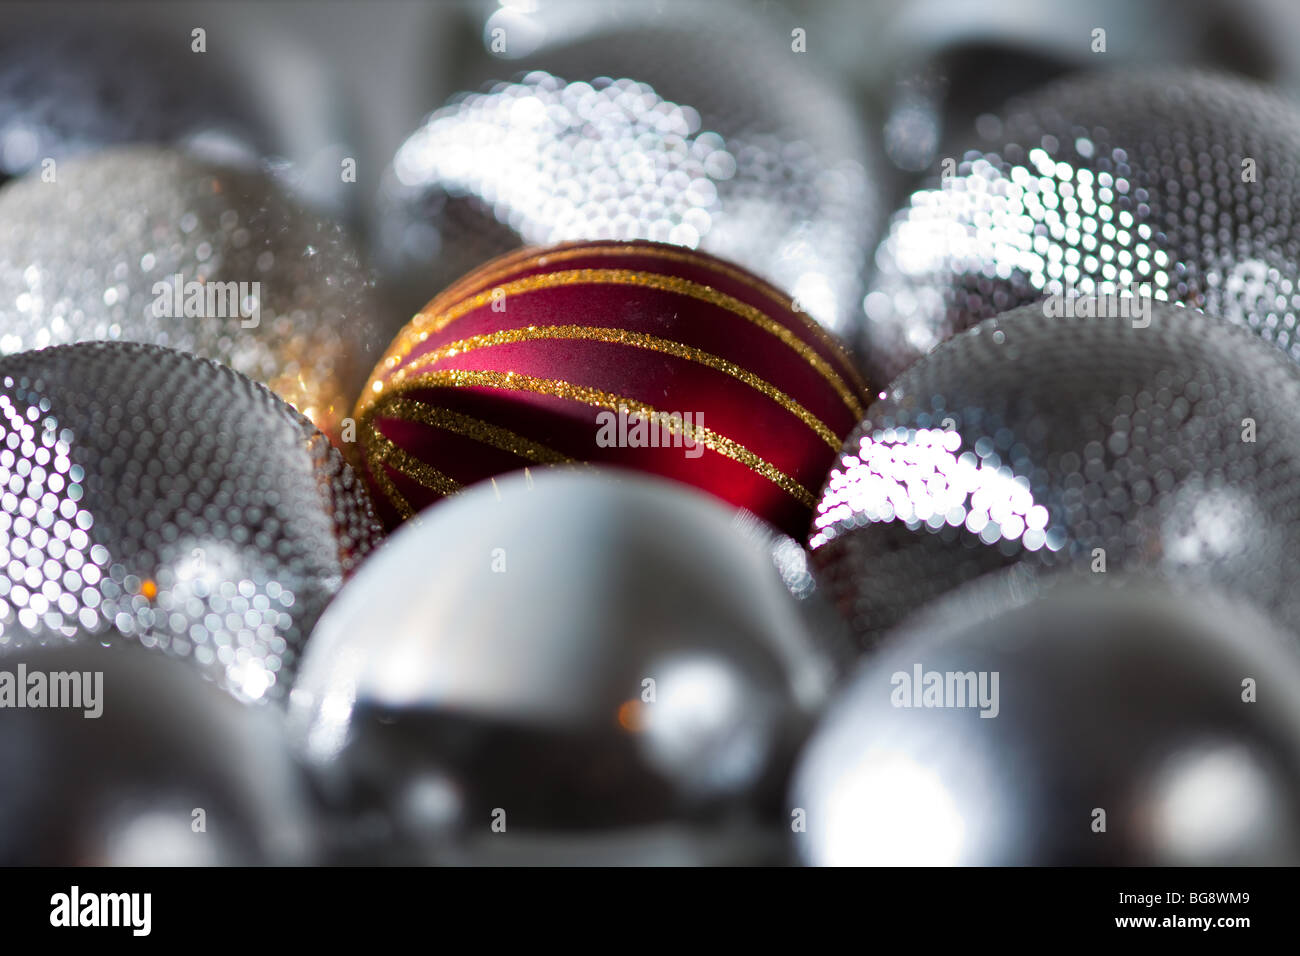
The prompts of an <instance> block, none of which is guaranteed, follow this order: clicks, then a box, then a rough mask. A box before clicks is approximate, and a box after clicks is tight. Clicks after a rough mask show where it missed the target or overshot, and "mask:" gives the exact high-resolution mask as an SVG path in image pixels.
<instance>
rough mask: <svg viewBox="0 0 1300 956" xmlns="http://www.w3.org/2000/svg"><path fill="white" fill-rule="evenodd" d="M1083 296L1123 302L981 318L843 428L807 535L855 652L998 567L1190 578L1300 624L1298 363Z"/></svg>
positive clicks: (1247, 342) (1197, 318) (1130, 303)
mask: <svg viewBox="0 0 1300 956" xmlns="http://www.w3.org/2000/svg"><path fill="white" fill-rule="evenodd" d="M1143 303H1145V308H1147V309H1149V310H1150V311H1149V315H1147V314H1137V313H1132V310H1134V309H1139V310H1140V309H1142V308H1143ZM1085 306H1086V307H1091V308H1094V309H1099V310H1101V311H1102V312H1106V311H1107V310H1111V311H1116V310H1118V311H1120V312H1123V313H1124V315H1125V316H1130V313H1132V314H1131V316H1130V317H1120V316H1116V317H1095V318H1079V317H1076V318H1049V317H1047V316H1045V315H1044V309H1045V306H1044V305H1030V306H1024V307H1022V308H1019V309H1015V310H1013V311H1011V312H1008V313H1007V314H1005V315H1003V316H999V317H998V318H995V319H989V320H987V321H985V322H983V323H981V324H980V325H978V326H976V327H975V328H974V329H972V330H970V331H968V332H966V333H965V334H963V335H959V336H957V337H956V338H954V339H952V340H950V341H948V342H946V343H945V344H943V345H941V346H940V347H939V348H938V349H936V350H935V351H934V352H932V353H931V354H930V355H928V356H926V358H924V359H922V360H921V361H920V362H918V363H917V364H916V365H914V366H913V367H912V368H911V369H909V370H908V371H907V372H905V373H904V374H903V375H902V376H900V377H899V378H898V379H896V380H895V381H894V383H893V384H892V385H891V386H890V387H889V389H888V391H887V392H886V393H883V397H882V398H881V399H880V400H879V401H877V402H876V403H875V404H873V405H872V406H871V407H870V408H869V409H868V410H867V416H866V419H865V420H864V421H863V422H862V424H861V425H859V426H858V428H857V430H856V431H854V433H853V434H852V435H850V436H849V439H848V441H847V442H846V443H845V445H844V448H843V450H842V451H841V452H840V458H839V461H838V462H837V464H836V465H835V467H834V468H832V470H831V473H830V476H829V477H828V479H827V481H826V485H825V487H824V489H823V491H822V496H821V500H820V501H819V503H818V506H817V511H816V514H815V516H814V519H813V529H812V532H811V538H810V542H809V543H810V547H811V549H812V554H813V560H814V564H815V565H816V566H817V567H818V568H819V570H820V571H821V572H822V575H821V577H822V581H823V582H824V584H825V586H826V588H827V591H828V593H829V594H830V595H832V596H833V598H834V600H835V602H836V603H837V605H838V606H839V607H840V608H841V609H842V610H843V611H844V612H845V613H846V614H847V615H848V616H849V617H850V618H851V623H852V626H853V628H854V631H855V632H856V634H857V635H858V637H859V639H860V641H861V643H862V644H863V645H864V646H870V645H871V644H872V643H874V642H875V641H876V640H877V639H878V637H879V636H880V635H881V634H882V633H883V632H884V631H885V630H886V629H888V628H890V627H892V626H893V625H894V624H896V623H897V622H898V621H899V620H901V619H902V618H903V616H905V615H906V614H907V613H908V612H910V611H911V610H912V609H914V608H916V607H919V606H921V605H924V604H925V603H927V602H928V601H930V600H931V599H933V598H934V597H936V596H937V595H939V594H942V593H944V592H945V591H949V590H951V589H953V588H954V587H956V586H957V585H959V584H961V583H962V582H964V581H967V580H969V579H971V578H973V577H975V576H977V575H979V574H982V573H985V572H987V571H992V570H995V569H997V568H1000V567H1003V566H1004V565H1008V564H1015V563H1024V564H1028V565H1031V566H1034V567H1044V568H1053V567H1055V568H1059V567H1079V568H1085V569H1091V570H1096V571H1098V572H1101V571H1117V570H1122V569H1125V568H1133V567H1149V568H1153V569H1158V570H1159V571H1161V572H1162V573H1167V574H1171V575H1178V576H1183V577H1189V578H1193V579H1196V580H1205V581H1207V582H1209V583H1216V584H1219V585H1222V586H1223V587H1225V588H1227V589H1228V590H1230V591H1233V592H1238V593H1241V594H1244V595H1246V596H1248V597H1249V598H1250V599H1251V600H1252V601H1253V602H1254V603H1256V604H1257V605H1258V606H1260V607H1262V608H1266V609H1269V610H1270V611H1272V612H1273V614H1274V615H1275V616H1276V618H1277V619H1278V621H1279V622H1280V623H1281V624H1283V625H1285V626H1287V627H1291V628H1294V629H1296V630H1297V631H1300V592H1297V590H1296V588H1295V587H1294V583H1293V581H1292V580H1291V571H1290V568H1291V567H1292V566H1293V564H1294V563H1295V562H1296V561H1297V560H1300V420H1297V418H1296V415H1295V408H1296V407H1297V404H1300V368H1297V366H1296V365H1295V363H1294V362H1292V361H1291V360H1290V359H1288V358H1287V357H1286V356H1284V355H1282V354H1280V353H1279V352H1278V351H1277V350H1276V349H1273V348H1271V347H1270V346H1268V345H1266V344H1265V343H1263V342H1261V341H1260V340H1259V339H1258V338H1257V337H1255V336H1254V335H1252V334H1251V333H1250V332H1248V331H1246V330H1245V329H1241V328H1238V327H1236V326H1233V325H1231V324H1229V323H1227V322H1224V321H1223V320H1221V319H1218V318H1215V317H1213V316H1209V315H1206V314H1204V313H1201V312H1197V311H1195V310H1193V309H1187V308H1180V307H1178V306H1173V305H1169V304H1167V303H1162V302H1154V303H1153V302H1151V301H1150V300H1149V299H1148V300H1142V299H1141V298H1136V299H1133V298H1119V299H1110V300H1107V299H1080V300H1077V301H1076V302H1074V303H1073V305H1072V308H1078V309H1083V308H1085Z"/></svg>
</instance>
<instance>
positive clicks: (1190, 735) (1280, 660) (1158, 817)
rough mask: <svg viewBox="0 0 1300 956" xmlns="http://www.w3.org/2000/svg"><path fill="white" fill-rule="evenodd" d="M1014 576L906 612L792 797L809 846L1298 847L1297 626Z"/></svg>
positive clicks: (1050, 852) (828, 850)
mask: <svg viewBox="0 0 1300 956" xmlns="http://www.w3.org/2000/svg"><path fill="white" fill-rule="evenodd" d="M1021 570H1022V569H1016V570H1015V571H1012V572H1009V577H1007V578H1003V577H1001V576H998V577H996V578H993V579H989V580H985V581H981V582H978V583H976V584H974V585H971V586H969V587H968V588H967V589H966V590H964V591H962V592H958V593H957V594H955V595H953V596H951V597H949V598H948V599H946V600H944V601H941V602H939V603H938V604H937V605H935V606H933V607H931V608H930V609H928V610H927V611H926V612H924V613H922V614H921V615H919V616H918V618H917V619H916V620H914V621H909V623H908V624H907V625H905V626H904V627H903V629H902V630H901V631H900V632H898V633H897V634H896V635H894V636H893V637H891V640H890V643H889V648H890V650H889V651H888V652H887V653H886V654H885V655H883V656H880V657H877V658H873V659H872V660H871V661H870V662H869V663H868V664H866V665H865V666H864V667H863V669H862V670H861V671H860V672H859V673H858V674H857V676H856V677H855V678H854V679H853V680H852V682H851V683H850V684H849V686H848V688H847V689H846V690H845V691H844V693H843V694H842V696H841V697H839V698H838V699H837V701H836V702H835V703H834V704H832V705H831V707H830V708H829V709H828V711H827V714H826V717H825V718H824V720H823V723H822V725H821V726H820V727H819V728H818V730H817V732H816V733H815V734H814V736H813V738H812V740H811V741H810V742H809V745H808V747H807V748H806V750H805V752H804V754H803V756H802V757H801V759H800V762H799V766H798V768H797V770H796V773H795V780H794V786H793V787H792V791H791V795H790V803H791V805H792V806H794V807H798V808H800V809H801V810H803V811H804V813H805V814H806V820H807V831H806V832H803V833H796V834H795V835H794V841H795V844H796V846H797V848H798V852H799V853H800V854H801V856H802V857H803V859H804V860H805V861H806V862H808V863H811V864H817V865H873V864H885V865H890V864H892V865H898V864H906V865H946V864H958V865H1134V864H1135V865H1156V866H1159V865H1163V866H1183V865H1220V866H1222V865H1242V864H1274V865H1276V864H1289V865H1295V864H1296V863H1297V862H1300V665H1298V664H1297V661H1296V657H1295V648H1294V645H1293V638H1292V637H1291V636H1290V635H1287V634H1283V633H1282V632H1280V631H1279V630H1278V629H1277V628H1276V627H1275V626H1274V625H1273V624H1271V623H1270V622H1268V621H1267V620H1265V619H1264V618H1263V617H1262V616H1260V615H1259V614H1258V613H1257V612H1256V611H1255V610H1254V609H1253V608H1252V607H1250V606H1249V605H1247V604H1241V603H1238V602H1236V601H1233V600H1230V599H1228V598H1225V597H1223V596H1221V595H1219V594H1217V593H1216V592H1215V591H1214V590H1213V589H1206V588H1204V587H1200V586H1198V587H1197V588H1196V589H1195V591H1184V590H1182V589H1171V588H1167V587H1165V586H1163V585H1161V584H1160V583H1158V582H1155V581H1151V580H1148V579H1143V578H1142V577H1141V576H1139V577H1138V578H1137V579H1132V580H1125V578H1124V577H1123V576H1122V575H1111V576H1110V577H1105V576H1102V575H1088V574H1084V575H1082V576H1081V577H1076V576H1072V575H1067V576H1066V577H1065V578H1063V579H1047V580H1039V581H1038V582H1036V583H1027V581H1028V579H1027V577H1026V576H1025V575H1023V574H1022V573H1021ZM1013 579H1015V580H1013Z"/></svg>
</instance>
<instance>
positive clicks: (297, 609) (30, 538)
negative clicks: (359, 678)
mask: <svg viewBox="0 0 1300 956" xmlns="http://www.w3.org/2000/svg"><path fill="white" fill-rule="evenodd" d="M0 506H2V510H0V657H2V656H3V654H4V653H5V652H8V651H12V650H15V649H21V648H23V647H26V646H30V645H31V644H33V643H54V644H58V643H62V642H66V641H74V642H84V641H89V640H94V639H105V640H106V639H108V638H105V637H103V635H107V634H109V632H110V630H116V631H117V632H120V633H121V634H123V635H125V636H126V637H129V638H133V639H135V640H137V641H139V642H140V643H141V644H143V645H145V646H147V647H151V648H158V649H159V650H161V651H163V652H165V653H168V654H171V655H176V656H180V657H187V658H192V659H193V661H194V662H195V663H196V664H197V665H199V667H200V668H201V669H202V670H203V671H205V672H206V673H207V674H208V675H209V676H211V677H213V678H214V679H215V680H216V681H217V682H218V683H219V684H220V685H222V686H223V687H225V688H227V689H228V690H230V691H231V692H232V693H234V694H235V695H236V696H238V697H240V698H242V699H248V700H257V699H263V698H278V697H280V696H282V692H283V689H284V688H285V687H287V685H288V681H289V679H290V678H291V677H292V674H293V670H294V667H295V665H296V663H297V657H298V654H299V651H300V649H301V647H302V644H303V642H304V641H305V640H306V639H307V635H308V634H309V633H310V630H311V628H312V626H313V625H314V624H315V622H316V619H317V617H318V616H319V615H320V613H321V611H322V610H323V609H324V607H325V604H326V603H327V602H328V600H329V599H330V598H331V597H332V595H333V594H334V593H335V592H336V591H337V590H338V588H339V587H340V586H341V585H342V583H343V579H344V576H345V575H346V574H347V573H348V572H349V571H350V570H351V568H352V567H353V566H354V564H355V563H356V562H357V561H358V560H359V559H360V558H361V557H362V556H364V555H365V554H366V553H367V552H368V551H369V549H370V548H371V547H372V546H373V544H374V543H375V542H376V541H377V540H378V526H377V524H376V523H375V519H374V516H373V511H372V508H371V505H370V501H369V499H368V497H367V496H366V493H365V491H364V489H363V488H362V486H361V483H360V481H359V480H358V479H357V478H356V476H355V475H354V474H353V472H352V471H351V469H350V468H349V467H348V466H347V465H346V464H345V463H344V461H343V459H342V456H341V455H340V454H339V453H338V451H337V450H336V449H334V448H333V446H331V445H330V443H329V441H328V440H327V439H326V438H325V436H324V435H323V434H321V433H320V432H319V431H317V430H316V429H315V428H314V427H312V425H311V424H310V423H309V422H308V421H307V420H306V419H304V418H303V417H302V416H301V415H298V414H297V413H296V412H294V411H293V409H291V408H289V407H288V406H287V405H285V404H284V403H283V402H281V401H280V400H279V399H277V398H276V397H275V396H274V395H272V394H271V393H270V392H268V391H267V390H266V389H264V388H262V387H261V386H259V385H257V384H255V383H254V382H251V381H249V380H248V379H246V378H244V377H243V376H240V375H238V374H236V373H235V372H233V371H231V370H230V369H228V368H225V367H223V366H220V365H218V364H216V363H214V362H209V361H204V360H201V359H196V358H193V357H191V356H187V355H182V354H180V353H177V352H174V351H171V350H167V349H161V348H157V347H154V346H144V345H133V344H125V343H87V344H82V345H74V346H67V347H63V348H55V349H46V350H43V351H40V352H32V353H26V354H22V355H16V356H9V357H6V358H3V359H0Z"/></svg>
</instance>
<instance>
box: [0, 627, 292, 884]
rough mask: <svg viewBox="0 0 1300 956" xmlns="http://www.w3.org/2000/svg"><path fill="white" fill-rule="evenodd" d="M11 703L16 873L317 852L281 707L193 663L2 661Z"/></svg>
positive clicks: (12, 859) (79, 654) (3, 820)
mask: <svg viewBox="0 0 1300 956" xmlns="http://www.w3.org/2000/svg"><path fill="white" fill-rule="evenodd" d="M38 687H39V688H40V694H41V696H40V697H36V696H35V695H36V694H37V692H38V690H37V688H38ZM7 694H8V696H6V695H7ZM17 695H21V697H22V701H23V706H21V707H20V706H19V705H18V704H17ZM38 700H39V701H42V702H43V704H44V706H43V708H42V709H32V708H31V706H30V705H31V703H32V702H34V701H38ZM0 703H3V706H0V779H3V780H4V786H3V787H0V864H2V865H4V866H211V865H221V866H224V865H244V866H247V865H258V864H280V865H283V864H293V863H302V862H305V861H306V860H307V859H308V854H309V853H311V851H312V841H313V837H312V832H311V816H310V814H311V809H310V804H309V802H308V798H307V789H306V786H305V783H304V780H303V778H302V775H301V773H300V771H298V770H297V769H295V767H294V764H293V762H292V759H291V757H290V754H289V750H288V748H287V747H286V746H285V744H284V740H283V737H282V733H281V728H280V727H279V726H278V724H277V723H276V721H274V720H273V719H272V718H271V714H270V712H269V711H265V710H252V709H249V708H246V707H241V706H240V705H239V704H237V703H236V702H235V701H233V700H231V699H230V698H229V697H227V696H226V695H224V694H222V693H221V692H220V691H218V690H217V689H216V688H215V687H212V686H211V685H210V684H206V683H205V682H204V681H202V680H200V679H199V678H198V677H197V676H195V675H194V674H193V673H192V672H191V671H190V670H189V668H187V667H185V666H184V665H183V664H181V663H179V662H176V661H170V660H164V659H162V658H159V657H157V656H156V655H153V654H148V653H146V652H144V651H142V650H140V649H139V648H135V647H127V648H103V647H98V646H96V645H94V644H89V645H88V646H82V647H63V648H58V649H53V648H44V649H41V648H37V649H34V650H30V651H27V652H24V653H22V654H18V655H14V656H9V657H4V658H2V659H0ZM56 704H58V705H59V706H55V705H56ZM69 705H72V706H69Z"/></svg>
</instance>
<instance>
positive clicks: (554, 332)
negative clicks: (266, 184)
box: [384, 325, 844, 451]
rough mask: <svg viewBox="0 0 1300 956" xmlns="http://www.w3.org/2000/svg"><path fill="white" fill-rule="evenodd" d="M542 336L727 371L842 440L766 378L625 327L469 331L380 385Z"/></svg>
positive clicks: (834, 444) (833, 442)
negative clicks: (605, 345)
mask: <svg viewBox="0 0 1300 956" xmlns="http://www.w3.org/2000/svg"><path fill="white" fill-rule="evenodd" d="M546 339H576V340H579V341H584V342H607V343H611V344H614V345H628V346H632V347H634V348H641V349H649V350H650V351H653V352H661V353H663V354H664V355H671V356H673V357H674V358H680V359H686V360H688V361H691V362H696V363H698V364H700V365H704V366H707V367H708V368H711V369H715V370H717V371H719V372H723V373H725V374H727V375H730V376H731V377H732V378H734V379H736V380H738V381H740V382H743V383H744V384H746V385H748V386H749V387H750V388H752V389H754V390H755V391H758V392H760V393H762V394H763V395H766V396H767V397H768V398H770V399H772V401H774V402H776V403H777V404H778V405H780V406H781V407H782V408H784V409H785V410H786V411H788V412H790V413H791V414H792V415H794V416H795V417H796V418H798V419H799V420H800V421H801V422H803V423H804V424H805V425H807V426H808V427H809V428H811V429H812V430H813V431H814V432H816V433H817V437H819V438H820V439H821V440H822V441H824V442H826V444H827V445H829V446H830V447H831V448H832V449H834V450H835V451H839V450H840V447H841V446H842V445H843V444H844V442H843V440H842V439H840V438H838V437H837V436H836V435H835V433H834V432H833V431H831V430H830V428H829V427H827V425H826V423H825V422H823V421H822V420H821V419H820V418H818V417H817V416H816V415H814V414H813V413H812V412H810V411H808V409H806V408H804V407H803V406H802V405H800V404H799V403H798V402H796V401H795V400H794V399H793V398H791V397H790V396H789V395H786V394H785V392H783V391H781V390H780V389H779V388H777V387H776V386H775V385H772V384H771V383H770V382H768V381H767V380H766V379H763V378H761V377H759V376H757V375H755V374H753V373H752V372H749V371H747V370H746V369H743V368H741V367H740V366H739V365H736V364H735V363H734V362H729V361H728V360H727V359H724V358H722V357H720V356H717V355H714V354H712V353H711V352H705V351H703V350H701V349H697V348H695V347H693V346H690V345H685V344H683V343H681V342H674V341H672V340H671V339H663V338H659V337H658V336H656V335H646V334H644V333H642V332H631V331H628V330H626V329H610V328H603V327H601V326H590V325H543V326H536V325H530V326H528V327H527V328H525V329H508V330H503V331H501V332H489V333H485V334H483V335H472V336H470V337H469V338H467V339H460V340H459V341H456V342H450V343H448V344H447V345H442V346H439V347H438V348H436V349H434V350H433V351H431V352H426V353H425V354H424V355H421V356H420V358H419V361H418V362H417V363H413V364H411V365H405V366H403V367H402V368H399V369H398V370H397V371H396V372H394V373H393V374H392V375H391V376H390V377H389V378H388V379H387V381H386V384H385V386H384V387H385V388H391V387H393V386H394V385H400V384H401V383H402V382H403V381H405V380H406V379H408V378H410V377H411V375H413V374H416V373H417V371H418V370H420V369H424V368H428V366H430V365H433V364H435V363H437V362H439V361H441V360H442V359H444V358H447V357H448V356H451V355H458V354H460V353H462V352H472V351H474V350H475V349H481V348H490V347H492V346H494V345H506V344H509V343H513V342H535V341H538V340H546Z"/></svg>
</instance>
